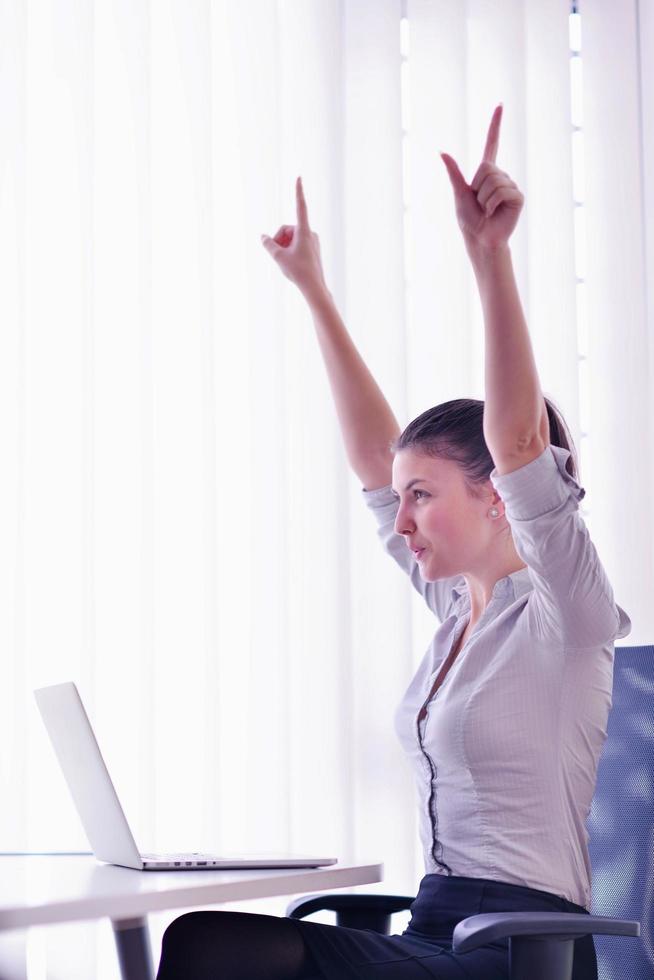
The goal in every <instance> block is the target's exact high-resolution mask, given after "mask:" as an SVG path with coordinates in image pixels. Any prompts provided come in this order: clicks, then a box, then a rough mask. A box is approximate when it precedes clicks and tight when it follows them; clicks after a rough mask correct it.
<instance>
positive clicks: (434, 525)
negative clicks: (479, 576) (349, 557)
mask: <svg viewBox="0 0 654 980" xmlns="http://www.w3.org/2000/svg"><path fill="white" fill-rule="evenodd" d="M414 480H415V481H416V483H415V485H413V486H408V484H411V483H413V481H414ZM392 486H393V491H394V492H395V495H396V496H399V500H400V506H399V510H398V512H397V517H396V518H395V532H396V533H397V534H401V535H402V536H403V537H404V540H405V541H406V543H407V547H408V548H410V549H411V550H412V551H415V550H416V549H417V548H423V549H424V550H423V551H422V553H421V554H420V555H418V556H417V560H418V563H419V565H420V573H421V575H422V577H423V579H426V580H427V581H429V582H434V581H436V579H440V578H449V577H450V576H453V575H462V574H464V573H466V572H468V573H474V572H475V571H476V570H477V569H478V568H479V567H483V565H484V563H485V561H486V556H487V555H488V554H489V553H490V550H491V548H492V545H493V542H494V540H495V533H496V529H497V528H496V525H497V523H498V522H492V521H490V520H489V518H488V509H489V507H490V506H491V505H492V504H493V497H494V495H495V497H496V499H497V495H496V494H495V491H494V488H493V486H492V484H491V483H490V481H489V490H488V496H487V497H484V498H483V499H481V500H476V499H474V498H472V497H470V496H469V495H468V493H467V492H466V487H465V483H464V480H463V472H462V470H461V469H460V468H459V466H458V465H457V464H456V463H454V462H452V460H449V459H443V458H438V459H434V458H433V457H431V456H424V455H421V454H419V453H416V452H414V451H413V450H411V449H402V450H400V451H399V452H398V453H396V455H395V457H394V460H393V483H392ZM501 509H502V508H501V504H500V511H501ZM502 523H503V522H502ZM491 525H495V526H491Z"/></svg>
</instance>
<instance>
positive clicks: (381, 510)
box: [362, 483, 465, 623]
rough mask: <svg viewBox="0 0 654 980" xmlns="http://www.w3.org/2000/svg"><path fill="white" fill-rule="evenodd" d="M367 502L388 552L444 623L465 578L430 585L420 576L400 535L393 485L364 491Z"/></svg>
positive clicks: (430, 583)
mask: <svg viewBox="0 0 654 980" xmlns="http://www.w3.org/2000/svg"><path fill="white" fill-rule="evenodd" d="M362 493H363V499H364V501H365V503H366V505H367V506H368V507H369V508H370V510H371V511H372V512H373V514H374V516H375V519H376V521H377V536H378V537H379V539H380V540H381V543H382V546H383V548H384V550H385V551H386V552H387V553H388V554H389V555H390V556H391V558H393V559H394V561H395V562H396V563H397V564H398V565H399V566H400V568H401V569H402V570H403V571H405V572H406V574H407V575H408V576H409V579H410V580H411V584H412V585H413V587H414V589H416V591H417V592H419V593H420V595H421V596H422V597H423V599H424V600H425V602H426V603H427V605H428V606H429V608H430V609H431V611H432V612H433V613H434V614H435V615H436V616H437V617H438V619H439V620H440V622H441V623H443V622H444V621H445V620H446V619H447V618H448V616H450V615H451V610H452V607H453V606H454V603H455V602H456V601H457V599H458V598H459V592H458V591H457V590H456V589H455V586H457V585H458V586H459V588H460V587H461V586H462V585H465V580H464V579H463V576H462V575H457V576H454V577H452V578H444V579H437V580H436V581H435V582H426V581H425V580H424V579H423V577H422V576H421V574H420V565H419V564H418V562H417V561H416V559H415V556H414V555H413V552H412V551H411V550H410V548H409V547H408V545H407V544H406V542H405V540H404V538H403V537H402V535H401V534H396V533H395V530H394V527H395V518H396V516H397V510H398V507H399V501H398V500H397V498H396V497H394V496H393V493H392V491H391V485H390V483H389V485H388V486H387V487H380V488H379V489H378V490H366V489H365V488H364V489H362Z"/></svg>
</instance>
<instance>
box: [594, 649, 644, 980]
mask: <svg viewBox="0 0 654 980" xmlns="http://www.w3.org/2000/svg"><path fill="white" fill-rule="evenodd" d="M588 832H589V834H590V842H589V850H590V859H591V864H592V868H593V883H592V905H591V912H593V913H594V914H595V915H610V916H613V917H615V918H620V919H637V920H638V921H639V922H640V924H641V933H640V938H633V937H623V936H595V937H594V941H595V948H596V950H597V963H598V967H599V980H652V977H654V922H653V921H652V908H653V898H654V646H639V647H636V646H633V647H616V648H615V661H614V668H613V705H612V708H611V712H610V714H609V723H608V734H607V738H606V742H605V743H604V748H603V751H602V756H601V759H600V762H599V767H598V771H597V787H596V789H595V796H594V798H593V805H592V807H591V811H590V815H589V817H588Z"/></svg>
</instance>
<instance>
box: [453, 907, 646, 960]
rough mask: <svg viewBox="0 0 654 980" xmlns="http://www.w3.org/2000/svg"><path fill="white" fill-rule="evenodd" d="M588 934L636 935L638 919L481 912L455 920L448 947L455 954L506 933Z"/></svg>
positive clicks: (524, 934) (522, 934)
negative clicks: (455, 923) (450, 943)
mask: <svg viewBox="0 0 654 980" xmlns="http://www.w3.org/2000/svg"><path fill="white" fill-rule="evenodd" d="M588 933H592V934H599V935H604V936H608V935H611V936H640V922H634V921H631V920H629V919H613V918H612V917H611V916H609V915H581V914H577V913H574V912H493V913H486V912H485V913H483V914H481V915H470V916H468V918H467V919H462V920H461V922H459V923H457V925H456V927H455V929H454V933H453V936H452V949H453V950H454V952H456V953H467V952H468V951H469V950H471V949H476V948H477V947H478V946H483V945H484V944H485V943H490V942H493V941H494V940H495V939H505V938H506V937H507V936H509V937H510V936H549V937H550V938H551V939H556V938H561V939H579V938H581V936H586V935H587V934H588Z"/></svg>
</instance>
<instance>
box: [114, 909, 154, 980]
mask: <svg viewBox="0 0 654 980" xmlns="http://www.w3.org/2000/svg"><path fill="white" fill-rule="evenodd" d="M111 924H112V926H113V927H114V939H115V940H116V949H117V950H118V961H119V963H120V975H121V977H122V980H154V972H153V970H152V952H151V950H150V934H149V932H148V921H147V919H146V918H142V919H112V922H111Z"/></svg>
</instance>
